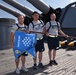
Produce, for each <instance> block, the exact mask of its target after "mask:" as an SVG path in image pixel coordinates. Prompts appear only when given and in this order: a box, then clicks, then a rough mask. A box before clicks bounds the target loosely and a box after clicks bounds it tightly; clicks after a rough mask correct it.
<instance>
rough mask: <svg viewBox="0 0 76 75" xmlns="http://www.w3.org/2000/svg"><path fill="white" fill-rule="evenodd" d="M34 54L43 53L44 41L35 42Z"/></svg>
mask: <svg viewBox="0 0 76 75" xmlns="http://www.w3.org/2000/svg"><path fill="white" fill-rule="evenodd" d="M35 50H36V52H38V51H39V52H43V51H44V40H43V39H41V40H37V44H36V45H35Z"/></svg>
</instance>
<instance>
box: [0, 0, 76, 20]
mask: <svg viewBox="0 0 76 75" xmlns="http://www.w3.org/2000/svg"><path fill="white" fill-rule="evenodd" d="M17 1H18V2H20V3H22V4H23V5H25V6H27V7H29V8H31V9H33V10H35V11H38V12H39V13H40V11H39V10H37V9H36V8H35V7H34V6H32V5H31V4H30V3H29V2H28V1H27V0H17ZM43 1H44V2H46V3H47V4H48V5H50V6H51V7H53V8H58V7H61V8H64V7H65V6H66V5H68V4H69V3H70V2H74V1H75V0H43ZM0 3H2V4H4V5H6V6H9V7H10V8H12V9H14V10H17V9H16V8H14V7H12V6H10V5H9V4H7V3H5V2H3V1H2V0H0ZM17 11H19V10H17ZM19 12H20V11H19ZM0 17H2V18H13V19H16V17H14V16H13V15H11V14H9V13H7V12H5V11H3V10H1V9H0Z"/></svg>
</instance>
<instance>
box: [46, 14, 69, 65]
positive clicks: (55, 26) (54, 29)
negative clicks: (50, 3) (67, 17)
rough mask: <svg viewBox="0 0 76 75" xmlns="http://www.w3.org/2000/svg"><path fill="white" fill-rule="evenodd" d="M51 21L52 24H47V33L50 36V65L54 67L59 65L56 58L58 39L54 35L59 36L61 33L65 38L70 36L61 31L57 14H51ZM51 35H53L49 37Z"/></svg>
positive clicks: (48, 40) (48, 41) (48, 39)
mask: <svg viewBox="0 0 76 75" xmlns="http://www.w3.org/2000/svg"><path fill="white" fill-rule="evenodd" d="M50 19H51V20H50V22H47V23H46V27H45V32H46V35H47V36H48V38H47V43H48V48H49V52H48V55H49V60H50V62H49V64H50V65H51V66H52V65H58V63H57V62H56V60H55V56H56V48H57V47H58V46H59V40H58V37H57V36H53V35H58V33H60V34H61V35H64V36H65V37H68V36H67V35H66V34H65V33H64V32H63V31H62V30H61V28H60V23H59V22H57V21H56V15H55V13H51V14H50ZM49 33H50V34H53V35H49ZM52 50H53V54H52ZM52 56H53V59H52Z"/></svg>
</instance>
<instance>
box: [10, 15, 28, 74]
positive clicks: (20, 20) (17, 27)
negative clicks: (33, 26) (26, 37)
mask: <svg viewBox="0 0 76 75" xmlns="http://www.w3.org/2000/svg"><path fill="white" fill-rule="evenodd" d="M27 28H28V27H27V26H26V25H24V16H23V15H19V16H18V24H15V25H13V26H12V28H11V35H10V42H11V48H13V47H14V38H15V37H14V36H15V35H14V34H15V31H16V30H19V31H28V30H27ZM27 55H28V54H27V53H26V52H24V53H23V54H22V55H21V56H20V57H21V61H22V67H21V69H22V70H23V71H25V72H27V71H28V69H27V68H26V67H25V56H27ZM19 61H20V58H18V59H17V60H15V64H16V74H20V70H19Z"/></svg>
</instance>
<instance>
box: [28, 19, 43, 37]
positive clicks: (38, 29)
mask: <svg viewBox="0 0 76 75" xmlns="http://www.w3.org/2000/svg"><path fill="white" fill-rule="evenodd" d="M41 21H42V20H41ZM32 23H33V24H34V26H33V24H32ZM32 23H30V24H29V30H30V31H36V32H43V28H44V26H43V25H44V23H43V21H42V23H43V24H42V23H41V22H40V21H39V20H38V22H35V21H32ZM42 37H43V35H42V34H38V33H37V38H42Z"/></svg>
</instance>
